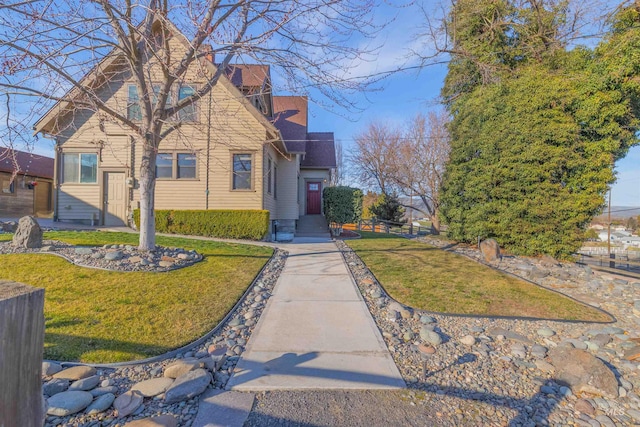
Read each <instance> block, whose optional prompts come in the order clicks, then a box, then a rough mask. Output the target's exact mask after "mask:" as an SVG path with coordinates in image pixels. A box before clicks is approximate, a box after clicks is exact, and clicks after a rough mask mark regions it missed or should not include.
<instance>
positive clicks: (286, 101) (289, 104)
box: [272, 96, 307, 153]
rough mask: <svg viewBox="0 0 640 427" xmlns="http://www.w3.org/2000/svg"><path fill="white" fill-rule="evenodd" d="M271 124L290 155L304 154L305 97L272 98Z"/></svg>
mask: <svg viewBox="0 0 640 427" xmlns="http://www.w3.org/2000/svg"><path fill="white" fill-rule="evenodd" d="M272 122H273V124H274V126H275V127H276V129H278V130H279V131H280V134H281V135H282V139H283V140H284V143H285V145H286V146H287V151H288V152H290V153H304V152H305V151H306V150H305V144H306V140H307V97H306V96H274V97H273V118H272Z"/></svg>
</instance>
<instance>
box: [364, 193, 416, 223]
mask: <svg viewBox="0 0 640 427" xmlns="http://www.w3.org/2000/svg"><path fill="white" fill-rule="evenodd" d="M369 210H370V211H371V213H372V214H373V215H374V216H375V217H376V218H377V219H379V220H382V221H390V222H393V223H397V224H404V223H405V222H407V220H406V219H404V218H403V217H404V211H405V210H404V208H403V207H402V205H400V200H399V199H398V196H397V195H395V194H381V195H380V196H379V197H378V200H377V201H376V202H375V203H374V204H373V205H372V206H371V207H370V208H369Z"/></svg>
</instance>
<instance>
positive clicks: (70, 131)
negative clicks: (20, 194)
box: [57, 38, 277, 219]
mask: <svg viewBox="0 0 640 427" xmlns="http://www.w3.org/2000/svg"><path fill="white" fill-rule="evenodd" d="M171 43H173V46H172V49H173V50H174V52H173V57H174V58H180V55H179V52H180V51H181V50H182V49H183V46H182V45H181V44H180V43H179V42H178V41H177V38H173V39H172V42H171ZM154 72H157V70H152V74H153V73H154ZM199 72H200V73H199ZM201 72H202V70H198V69H196V68H194V69H193V70H191V71H190V72H189V74H188V75H187V77H186V81H190V82H191V83H190V84H192V85H195V86H199V85H203V84H204V77H202V73H201ZM205 74H206V72H205ZM123 78H125V80H126V76H123ZM158 81H160V78H158ZM177 95H178V93H177V87H176V88H174V90H173V91H172V98H173V100H174V101H175V100H177ZM100 96H101V97H102V98H103V99H106V100H107V105H109V107H111V108H113V109H114V110H116V111H119V112H121V113H122V114H123V115H126V109H127V101H128V83H127V81H124V82H122V83H117V82H116V83H112V84H110V85H109V86H108V87H105V88H104V90H103V91H102V93H100ZM236 96H237V93H236V92H235V91H233V90H228V89H227V88H225V87H224V86H223V85H221V84H218V85H217V86H216V87H215V88H214V89H213V90H212V92H211V95H210V96H206V97H205V98H203V99H202V100H200V101H199V102H198V103H197V104H196V111H197V121H196V122H184V123H182V125H181V126H180V127H179V129H178V130H176V131H174V132H173V133H172V134H171V135H170V136H169V137H167V138H166V139H165V140H164V141H163V142H162V143H161V145H160V148H159V150H158V152H160V153H163V152H167V153H168V152H172V153H195V155H196V157H197V177H196V179H189V180H186V179H185V180H182V179H180V180H179V179H172V180H157V181H156V193H155V206H156V209H206V208H208V209H263V207H264V208H267V209H269V210H270V211H271V212H272V215H274V216H275V214H276V204H275V201H273V200H272V201H267V200H264V199H263V194H264V193H265V191H266V190H265V189H264V186H263V184H264V180H263V176H264V172H263V168H264V163H265V162H264V148H263V146H264V145H265V142H264V141H265V140H266V139H267V137H266V131H265V127H264V125H263V124H261V123H260V122H259V121H258V120H257V119H256V118H255V117H254V116H253V115H252V114H251V113H250V112H249V111H247V109H246V107H245V106H244V105H243V104H242V102H241V101H240V100H239V99H238V98H237V97H236ZM169 121H170V122H171V119H170V120H169ZM129 135H130V132H129V131H128V130H127V129H126V128H123V127H121V126H119V125H117V124H116V123H114V122H113V121H109V120H107V121H103V122H102V123H101V121H100V117H99V115H98V114H93V113H91V112H86V111H84V112H83V111H80V112H76V113H75V115H74V120H73V122H71V124H68V125H67V126H66V127H65V130H64V131H63V132H62V133H61V135H60V137H59V141H60V143H61V150H62V152H94V153H99V164H98V177H99V180H101V176H102V174H103V172H104V171H105V170H117V171H123V172H125V173H126V174H127V177H130V178H134V179H136V180H137V179H138V177H139V175H140V173H139V168H140V159H141V153H142V147H141V143H140V142H135V141H134V140H133V138H131V137H130V136H129ZM269 150H272V149H269ZM207 152H209V159H207ZM233 152H247V153H252V154H253V164H252V167H253V188H252V189H251V190H249V191H233V190H232V189H231V176H232V153H233ZM270 152H271V151H270ZM272 154H273V156H274V157H273V158H274V160H275V158H276V157H277V156H276V153H275V152H273V153H272ZM207 177H208V178H207ZM207 193H208V194H207ZM101 197H102V195H101V185H100V182H99V183H98V184H96V185H77V184H76V185H65V184H62V185H61V187H60V191H59V199H58V203H57V205H58V214H59V217H60V219H85V218H90V216H91V215H92V214H93V213H94V212H96V211H100V208H101ZM139 198H140V196H139V191H138V189H137V188H135V189H132V190H131V191H130V203H129V208H130V211H131V209H135V208H137V207H138V205H139V203H138V202H139ZM129 213H130V212H129Z"/></svg>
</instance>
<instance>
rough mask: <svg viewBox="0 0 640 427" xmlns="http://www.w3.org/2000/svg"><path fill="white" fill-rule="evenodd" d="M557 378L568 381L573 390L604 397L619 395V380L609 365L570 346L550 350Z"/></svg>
mask: <svg viewBox="0 0 640 427" xmlns="http://www.w3.org/2000/svg"><path fill="white" fill-rule="evenodd" d="M549 356H550V358H551V363H552V364H553V366H555V368H556V370H557V371H558V373H557V379H559V380H561V381H564V382H566V383H567V384H568V385H569V386H570V387H571V390H572V391H573V392H574V393H576V392H586V393H592V394H596V395H600V396H604V397H610V398H616V397H618V381H617V380H616V377H615V375H614V374H613V372H611V370H609V368H607V366H606V365H605V364H604V363H603V362H602V361H601V360H600V359H597V358H596V357H594V356H592V355H591V354H590V353H588V352H586V351H583V350H578V349H574V348H568V347H557V348H554V349H552V350H551V351H550V352H549Z"/></svg>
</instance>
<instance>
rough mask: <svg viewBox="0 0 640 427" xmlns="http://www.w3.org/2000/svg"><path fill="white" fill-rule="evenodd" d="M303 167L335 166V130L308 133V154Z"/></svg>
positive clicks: (305, 156)
mask: <svg viewBox="0 0 640 427" xmlns="http://www.w3.org/2000/svg"><path fill="white" fill-rule="evenodd" d="M300 167H301V168H335V167H336V148H335V144H334V141H333V132H309V133H308V134H307V144H306V154H305V155H304V157H303V159H302V162H300Z"/></svg>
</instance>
